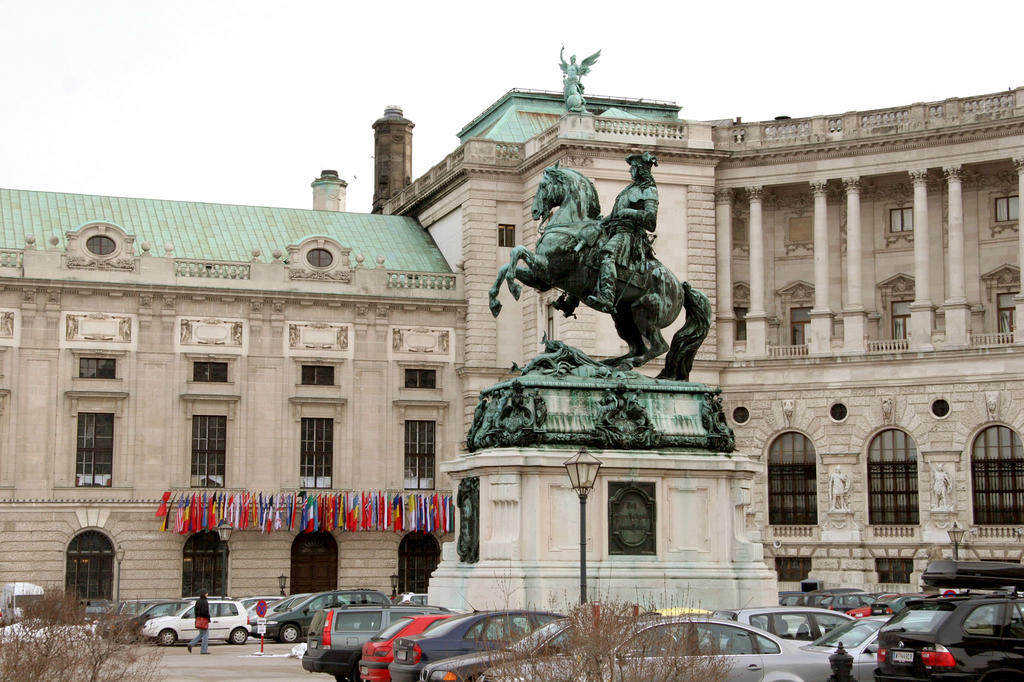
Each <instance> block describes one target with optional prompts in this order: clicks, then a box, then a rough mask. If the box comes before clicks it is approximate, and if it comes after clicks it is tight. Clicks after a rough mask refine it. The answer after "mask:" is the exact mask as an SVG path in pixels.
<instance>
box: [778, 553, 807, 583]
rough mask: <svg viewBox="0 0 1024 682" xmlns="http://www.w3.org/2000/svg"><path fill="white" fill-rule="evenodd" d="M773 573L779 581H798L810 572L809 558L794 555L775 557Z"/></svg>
mask: <svg viewBox="0 0 1024 682" xmlns="http://www.w3.org/2000/svg"><path fill="white" fill-rule="evenodd" d="M775 574H776V575H777V576H778V579H779V582H788V583H796V582H800V581H801V580H803V579H804V578H806V577H807V576H809V575H810V574H811V558H810V557H796V556H777V557H775Z"/></svg>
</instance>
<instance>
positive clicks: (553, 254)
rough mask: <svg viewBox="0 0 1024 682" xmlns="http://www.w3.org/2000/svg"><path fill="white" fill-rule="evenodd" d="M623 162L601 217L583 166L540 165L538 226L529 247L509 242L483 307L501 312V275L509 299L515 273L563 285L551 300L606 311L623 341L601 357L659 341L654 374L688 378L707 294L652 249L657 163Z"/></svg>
mask: <svg viewBox="0 0 1024 682" xmlns="http://www.w3.org/2000/svg"><path fill="white" fill-rule="evenodd" d="M626 162H627V163H629V170H630V176H631V177H632V180H633V181H632V183H630V184H629V186H627V187H626V188H625V189H624V190H622V192H620V193H619V195H618V197H616V199H615V205H614V207H613V208H612V211H611V213H610V214H609V215H608V216H607V217H602V216H601V215H599V214H600V211H601V207H600V203H599V201H598V198H597V192H596V190H595V189H594V184H593V183H592V182H591V181H590V180H589V179H588V178H587V177H586V176H584V175H583V174H582V173H579V172H578V171H575V170H573V169H571V168H560V167H559V166H558V164H555V165H554V166H550V167H548V168H545V169H544V175H543V177H542V179H541V182H540V185H539V186H538V187H537V193H536V195H534V198H533V218H534V219H535V220H538V221H540V225H539V227H538V231H539V232H540V233H541V235H540V238H539V239H538V240H537V245H536V250H535V251H530V250H529V249H528V248H526V247H524V246H516V247H514V248H513V249H512V252H511V254H510V256H509V262H508V263H506V264H505V265H502V266H501V268H499V270H498V277H497V279H496V280H495V282H494V285H493V286H492V287H491V289H490V291H489V305H490V309H491V313H492V314H494V316H495V317H497V315H498V313H499V312H501V303H500V302H499V301H498V292H499V290H500V288H501V285H502V282H505V283H506V284H507V285H508V289H509V291H510V292H511V293H512V296H513V298H515V299H516V300H519V295H520V293H521V291H522V287H521V286H520V282H521V283H522V284H525V285H526V286H528V287H531V288H533V289H536V290H538V291H548V290H550V289H552V288H558V289H561V290H562V294H561V295H560V296H559V297H558V299H557V300H556V301H555V303H554V304H553V305H554V307H555V308H557V309H558V310H560V311H562V313H563V314H564V315H565V316H566V317H569V316H571V315H572V314H573V312H574V311H575V310H576V308H577V307H578V306H579V304H580V303H581V302H582V303H585V304H586V305H587V306H589V307H591V308H593V309H595V310H598V311H600V312H603V313H608V314H610V315H611V317H612V320H613V321H614V323H615V331H616V332H618V334H619V336H620V337H621V338H622V340H623V341H625V342H626V345H627V346H628V349H629V350H628V352H627V353H626V354H625V355H622V356H620V357H617V358H613V359H609V360H606V361H604V364H606V365H610V366H611V367H614V368H615V369H619V370H624V371H629V370H631V369H633V368H634V367H638V366H640V365H643V364H645V363H646V362H649V361H650V360H652V359H654V358H656V357H658V356H660V355H662V354H664V353H665V352H666V351H667V352H668V355H667V356H666V358H665V368H664V369H663V370H662V371H661V373H660V374H658V377H657V378H659V379H672V380H676V381H689V378H690V370H691V369H692V367H693V358H694V356H695V355H696V354H697V349H698V348H699V347H700V345H701V343H702V342H703V341H704V338H705V337H706V336H707V333H708V330H709V329H710V325H711V304H710V302H709V301H708V299H707V297H706V296H705V295H704V294H703V293H702V292H701V291H700V290H698V289H695V288H693V287H691V286H690V284H689V283H688V282H680V281H679V280H678V279H677V278H676V276H675V275H674V274H673V273H672V272H671V271H670V270H669V269H668V268H667V267H665V266H664V265H663V264H662V263H660V262H659V261H658V260H657V259H656V258H655V257H654V249H653V248H652V242H653V235H654V232H655V230H656V228H657V218H658V188H657V186H656V185H655V182H654V177H653V175H652V172H651V168H652V167H654V166H657V165H658V160H657V158H656V157H655V156H654V155H653V154H651V153H650V152H644V153H642V154H631V155H630V156H628V157H627V158H626ZM556 207H557V210H555V208H556ZM681 310H685V311H686V322H685V324H684V325H683V326H682V327H681V328H680V329H679V331H677V332H676V333H675V335H674V336H673V338H672V343H671V345H670V344H669V343H667V342H666V341H665V338H664V336H662V333H661V330H662V329H663V328H665V327H667V326H669V325H670V324H672V323H673V322H674V321H675V320H676V318H677V317H678V316H679V313H680V311H681Z"/></svg>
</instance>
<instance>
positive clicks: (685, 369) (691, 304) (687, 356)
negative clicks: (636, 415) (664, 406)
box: [657, 284, 711, 381]
mask: <svg viewBox="0 0 1024 682" xmlns="http://www.w3.org/2000/svg"><path fill="white" fill-rule="evenodd" d="M683 289H684V294H683V308H685V310H686V322H685V323H684V324H683V326H682V327H680V328H679V330H678V331H677V332H676V333H675V334H674V335H673V336H672V343H671V344H670V345H669V349H668V353H667V354H666V355H665V368H664V369H663V370H661V372H660V373H659V374H658V377H657V378H659V379H673V380H675V381H689V380H690V370H692V369H693V360H694V358H695V357H696V356H697V350H698V349H699V348H700V345H701V344H702V343H704V339H705V338H706V337H707V335H708V331H709V330H710V329H711V303H710V301H708V299H707V296H705V295H704V294H703V293H702V292H700V291H699V290H697V289H693V288H692V287H690V285H689V284H684V285H683Z"/></svg>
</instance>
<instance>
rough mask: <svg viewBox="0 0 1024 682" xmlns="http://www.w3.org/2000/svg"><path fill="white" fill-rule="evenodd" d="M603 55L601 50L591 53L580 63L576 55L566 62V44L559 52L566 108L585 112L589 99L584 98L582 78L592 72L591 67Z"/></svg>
mask: <svg viewBox="0 0 1024 682" xmlns="http://www.w3.org/2000/svg"><path fill="white" fill-rule="evenodd" d="M600 56H601V50H598V51H597V52H595V53H594V54H592V55H590V56H589V57H587V58H586V59H584V60H583V61H582V62H580V63H578V64H577V63H576V55H572V56H571V57H569V63H568V64H567V63H566V62H565V46H564V45H563V46H562V50H561V52H559V53H558V66H559V68H561V69H562V94H563V96H564V97H565V108H566V109H567V110H569V111H572V112H574V113H585V112H586V111H587V101H586V100H585V99H583V83H582V82H581V79H582V78H583V77H584V76H586V75H587V74H588V73H590V67H591V66H593V65H594V63H595V62H596V61H597V58H598V57H600Z"/></svg>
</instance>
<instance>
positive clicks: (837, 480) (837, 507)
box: [828, 464, 850, 511]
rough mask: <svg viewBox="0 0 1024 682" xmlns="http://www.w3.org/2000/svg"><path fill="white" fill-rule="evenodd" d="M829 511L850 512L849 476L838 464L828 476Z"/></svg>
mask: <svg viewBox="0 0 1024 682" xmlns="http://www.w3.org/2000/svg"><path fill="white" fill-rule="evenodd" d="M828 509H829V511H850V475H849V474H848V473H846V472H844V471H843V467H842V465H840V464H837V465H836V468H835V469H833V470H832V473H831V474H829V475H828Z"/></svg>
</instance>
